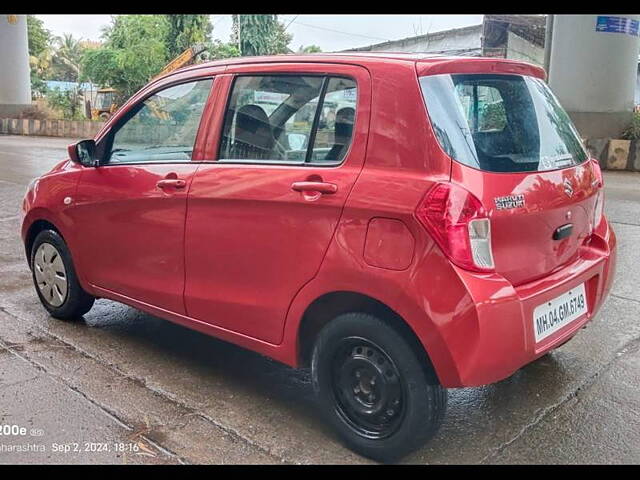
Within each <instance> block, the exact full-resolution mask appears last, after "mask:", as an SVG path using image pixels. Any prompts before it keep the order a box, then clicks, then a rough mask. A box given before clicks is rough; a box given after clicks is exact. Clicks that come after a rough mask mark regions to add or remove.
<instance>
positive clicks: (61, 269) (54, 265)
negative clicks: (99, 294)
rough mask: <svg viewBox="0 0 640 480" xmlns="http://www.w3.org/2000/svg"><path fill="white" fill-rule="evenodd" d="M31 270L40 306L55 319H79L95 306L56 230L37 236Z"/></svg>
mask: <svg viewBox="0 0 640 480" xmlns="http://www.w3.org/2000/svg"><path fill="white" fill-rule="evenodd" d="M31 270H32V273H33V283H34V285H35V287H36V292H37V293H38V297H39V298H40V302H42V305H43V306H44V308H46V309H47V311H48V312H49V313H50V314H51V315H52V316H53V317H56V318H60V319H64V320H72V319H77V318H80V317H81V316H82V315H84V314H85V313H87V312H88V311H89V310H90V309H91V307H92V306H93V302H94V300H95V299H94V297H92V296H91V295H89V294H88V293H87V292H85V291H84V290H83V289H82V287H81V286H80V283H79V282H78V277H77V276H76V271H75V268H74V266H73V262H72V261H71V254H70V253H69V249H68V248H67V245H66V244H65V243H64V240H63V239H62V237H61V236H60V235H59V234H58V233H57V232H55V231H54V230H44V231H42V232H40V233H39V234H38V235H37V236H36V238H35V240H34V242H33V247H32V248H31Z"/></svg>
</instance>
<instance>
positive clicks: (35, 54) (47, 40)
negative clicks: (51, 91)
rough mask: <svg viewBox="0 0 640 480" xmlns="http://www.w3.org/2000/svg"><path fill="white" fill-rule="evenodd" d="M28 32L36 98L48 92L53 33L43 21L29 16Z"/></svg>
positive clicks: (32, 90) (32, 85)
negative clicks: (47, 82) (47, 83)
mask: <svg viewBox="0 0 640 480" xmlns="http://www.w3.org/2000/svg"><path fill="white" fill-rule="evenodd" d="M27 32H28V42H29V67H30V70H31V94H32V96H33V97H34V98H35V97H38V96H42V95H45V94H46V92H47V86H46V83H45V81H44V80H45V79H46V78H48V77H49V75H50V74H51V64H52V61H53V60H52V59H53V47H52V45H51V32H50V31H49V30H47V29H46V28H44V24H43V23H42V20H40V19H39V18H37V17H35V16H34V15H27Z"/></svg>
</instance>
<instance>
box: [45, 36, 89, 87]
mask: <svg viewBox="0 0 640 480" xmlns="http://www.w3.org/2000/svg"><path fill="white" fill-rule="evenodd" d="M53 45H54V47H55V50H54V54H53V56H52V63H51V67H52V68H51V76H52V77H53V78H56V79H58V80H65V81H68V82H77V81H78V79H79V78H80V68H81V60H82V56H83V54H84V51H85V48H84V47H83V46H82V43H81V41H80V39H78V38H74V36H73V35H71V34H69V33H64V34H63V35H62V36H61V37H55V38H54V39H53Z"/></svg>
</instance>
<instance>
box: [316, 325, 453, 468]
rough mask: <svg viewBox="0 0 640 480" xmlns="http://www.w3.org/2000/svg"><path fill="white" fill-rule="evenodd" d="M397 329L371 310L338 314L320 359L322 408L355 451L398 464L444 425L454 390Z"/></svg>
mask: <svg viewBox="0 0 640 480" xmlns="http://www.w3.org/2000/svg"><path fill="white" fill-rule="evenodd" d="M430 369H431V367H430V366H428V365H425V362H424V361H423V360H422V359H419V358H418V355H416V353H415V352H414V351H413V349H412V347H411V345H410V344H409V343H408V342H407V341H406V340H405V338H404V337H403V336H402V335H400V334H399V333H398V332H397V331H396V330H395V329H393V328H392V327H391V326H389V325H388V324H387V323H385V322H383V321H382V320H380V319H378V318H376V317H374V316H371V315H368V314H364V313H348V314H344V315H341V316H339V317H337V318H336V319H335V320H333V321H332V322H330V323H329V324H328V325H327V326H325V327H324V328H323V330H322V331H321V332H320V334H319V336H318V339H317V341H316V344H315V347H314V350H313V356H312V376H313V386H314V390H315V392H316V395H317V397H318V400H319V404H320V408H321V410H322V411H323V413H324V415H325V416H326V417H327V419H328V421H329V422H330V423H331V424H332V425H333V427H334V428H335V429H336V431H337V432H338V434H339V435H340V437H341V438H342V440H343V441H344V442H345V443H346V445H347V446H348V447H350V448H351V449H352V450H354V451H356V452H357V453H360V454H362V455H364V456H366V457H369V458H373V459H375V460H379V461H385V462H389V461H394V460H397V459H399V458H401V457H402V456H404V455H406V454H408V453H409V452H411V451H413V450H415V449H416V448H418V447H419V446H421V445H422V444H424V443H425V442H426V441H427V440H429V439H430V438H431V437H432V436H433V435H434V434H435V432H436V431H437V430H438V428H439V427H440V424H441V423H442V420H443V417H444V413H445V410H446V404H447V393H446V390H445V389H444V388H443V387H442V386H440V385H439V383H438V382H437V380H435V378H436V377H435V375H434V374H433V372H432V371H430Z"/></svg>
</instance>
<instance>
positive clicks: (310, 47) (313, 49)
mask: <svg viewBox="0 0 640 480" xmlns="http://www.w3.org/2000/svg"><path fill="white" fill-rule="evenodd" d="M320 52H322V49H321V48H320V47H319V46H317V45H307V46H306V47H303V46H302V45H300V48H299V49H298V53H320Z"/></svg>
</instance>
